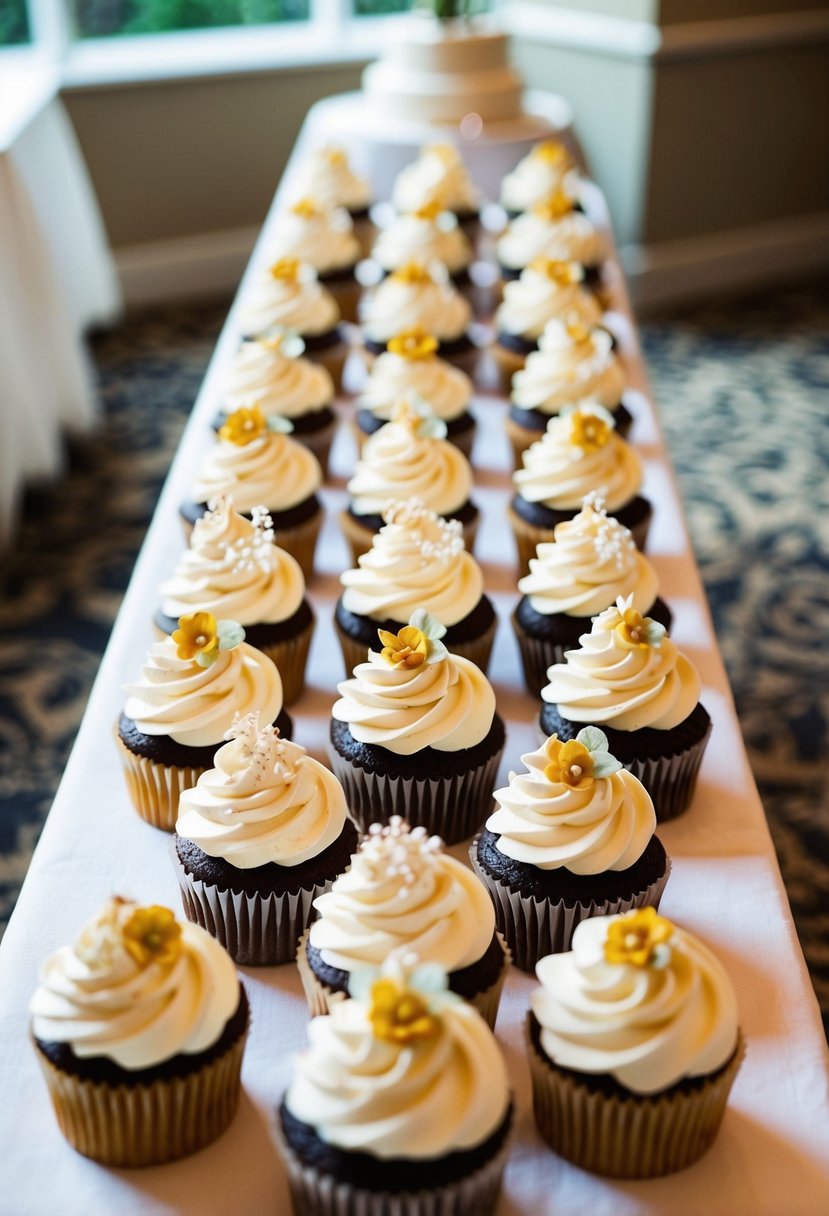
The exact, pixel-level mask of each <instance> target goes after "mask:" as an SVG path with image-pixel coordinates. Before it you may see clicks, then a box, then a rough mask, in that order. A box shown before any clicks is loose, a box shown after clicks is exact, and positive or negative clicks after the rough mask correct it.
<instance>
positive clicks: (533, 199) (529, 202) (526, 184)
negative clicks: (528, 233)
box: [501, 139, 576, 218]
mask: <svg viewBox="0 0 829 1216" xmlns="http://www.w3.org/2000/svg"><path fill="white" fill-rule="evenodd" d="M574 169H575V162H574V161H573V158H572V156H571V155H570V150H569V148H567V147H566V146H565V144H563V143H562V142H561V141H560V140H558V139H543V140H541V142H540V143H537V144H536V145H535V147H534V148H532V149H531V150H530V151H529V152H528V153H527V155H526V156H524V157H522V158H521V160H520V161H519V162H518V164H517V165H516V166H515V168H514V169H513V170H512V172H511V173H508V174H507V175H506V177H505V178H503V180H502V182H501V206H502V207H503V208H504V210H505V211H506V213H507V215H508V216H510V218H514V217H515V216H516V215H520V213H521V212H522V211H531V210H532V208H533V207H535V206H537V205H538V204H539V203H543V202H545V201H546V200H547V199H548V198H550V197H551V196H552V195H554V194H556V193H557V192H558V191H560V190H561V191H564V193H565V194H568V195H572V194H574V193H576V191H575V190H574V178H575V176H576V175H575V173H574Z"/></svg>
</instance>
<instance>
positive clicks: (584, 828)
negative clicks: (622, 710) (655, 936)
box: [470, 727, 671, 971]
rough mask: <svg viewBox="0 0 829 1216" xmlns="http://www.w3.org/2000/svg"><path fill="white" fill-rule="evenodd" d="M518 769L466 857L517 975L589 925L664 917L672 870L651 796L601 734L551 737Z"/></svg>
mask: <svg viewBox="0 0 829 1216" xmlns="http://www.w3.org/2000/svg"><path fill="white" fill-rule="evenodd" d="M521 763H522V764H523V765H524V767H525V769H526V771H525V772H523V773H510V776H509V784H508V785H507V786H505V788H504V789H500V790H496V791H495V805H496V810H495V812H494V814H492V815H490V817H489V819H487V821H486V827H485V828H484V830H483V831H482V832H481V834H480V836H479V837H478V838H477V840H475V841H474V843H473V845H472V849H471V851H470V855H471V858H472V864H473V865H474V867H475V870H476V872H477V874H478V875H479V877H480V878H481V881H482V882H483V883H484V885H485V886H486V888H487V890H488V891H489V893H490V895H491V896H492V899H493V901H494V903H495V917H496V920H497V922H498V928H499V930H500V932H501V933H502V934H503V935H504V937H505V938H506V941H507V942H508V944H509V947H510V950H511V951H512V956H513V959H514V960H515V964H516V966H518V967H520V968H521V969H522V970H523V971H532V969H533V967H534V966H535V964H536V963H537V962H538V960H539V959H540V958H542V957H543V956H544V955H545V954H550V953H553V952H558V951H561V950H568V949H569V948H570V941H571V939H572V936H573V930H574V929H575V927H576V925H578V924H579V922H580V921H582V920H584V919H585V918H586V917H588V916H596V915H599V914H607V913H610V912H628V911H630V909H631V908H642V907H645V906H648V907H654V908H656V907H658V906H659V900H660V899H661V897H662V892H663V891H664V890H665V884H666V883H667V881H668V875H669V873H670V868H671V867H670V862H669V860H668V857H667V855H666V853H665V850H664V848H663V847H662V844H661V842H660V841H659V839H658V838H657V837H656V836H655V835H654V831H655V829H656V815H655V814H654V809H653V802H652V801H651V798H650V795H649V794H648V792H647V790H646V789H645V787H644V786H643V785H642V783H641V781H639V779H638V778H637V777H634V776H633V774H632V773H629V772H627V771H626V770H625V769H623V768H622V766H621V764H620V763H619V761H618V760H617V759H616V758H615V757H614V756H612V755H611V754H610V752H609V751H608V746H607V738H606V736H605V735H604V734H603V732H602V731H600V730H597V729H596V728H595V727H587V728H585V729H584V730H581V731H579V733H578V735H577V736H576V738H575V739H572V740H570V742H568V743H562V742H561V741H560V740H559V739H557V738H556V736H555V735H553V736H552V737H551V738H549V739H547V740H546V742H545V743H544V744H543V746H542V747H540V748H539V750H538V751H536V752H530V753H529V754H528V755H526V756H522V757H521Z"/></svg>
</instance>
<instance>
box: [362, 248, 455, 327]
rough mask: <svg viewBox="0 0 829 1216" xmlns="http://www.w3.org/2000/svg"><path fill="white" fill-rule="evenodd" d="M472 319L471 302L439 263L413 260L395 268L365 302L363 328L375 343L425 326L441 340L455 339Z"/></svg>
mask: <svg viewBox="0 0 829 1216" xmlns="http://www.w3.org/2000/svg"><path fill="white" fill-rule="evenodd" d="M471 319H472V309H471V308H470V306H469V302H468V301H467V300H465V299H464V297H463V296H462V295H460V293H459V292H458V291H457V290H456V288H455V287H454V286H453V285H452V283H451V282H450V280H449V277H448V274H447V272H446V269H445V267H443V266H442V265H441V264H440V263H439V262H432V263H430V264H429V265H428V266H427V265H425V264H424V263H420V262H410V263H408V264H407V265H406V266H404V267H401V269H400V270H396V271H394V272H393V273H392V274H390V275H389V276H388V277H387V278H385V279H384V280H383V282H382V283H380V284H379V286H378V287H376V288H375V289H374V291H373V292H372V293H371V295H370V296H369V297H368V299H367V300H366V301H365V311H364V315H363V328H364V330H365V333H366V336H367V337H368V338H369V339H370V340H371V341H372V342H383V343H386V342H388V341H389V339H390V338H393V337H395V335H396V334H399V333H402V332H403V331H404V330H410V329H422V330H424V331H425V332H426V333H430V334H434V336H435V337H436V338H437V339H438V341H439V342H455V341H457V340H458V339H459V338H462V337H463V336H464V334H465V333H466V327H467V326H468V325H469V322H470V321H471Z"/></svg>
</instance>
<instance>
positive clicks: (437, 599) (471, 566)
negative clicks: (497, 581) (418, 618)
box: [334, 499, 540, 691]
mask: <svg viewBox="0 0 829 1216" xmlns="http://www.w3.org/2000/svg"><path fill="white" fill-rule="evenodd" d="M383 520H384V521H385V522H384V525H383V527H382V528H381V529H380V531H379V532H377V533H376V534H375V536H374V540H373V541H372V545H371V548H370V549H369V550H368V552H367V553H363V554H362V555H361V557H360V558H359V561H358V567H357V569H355V570H346V571H345V573H344V574H341V575H340V582H341V583H342V584H343V586H344V587H345V591H344V592H343V594H342V595H341V596H340V598H339V599H338V600H337V606H336V609H335V611H334V624H335V627H336V630H337V636H338V637H339V640H340V646H341V647H342V652H343V659H344V661H345V669H346V675H351V672H352V670H353V668H354V667H356V666H357V664H358V663H363V662H364V661H365V657H366V650H367V649H368V650H381V649H382V646H383V644H382V642H381V641H380V638H379V636H378V632H377V631H378V628H380V629H384V630H386V631H387V632H390V633H397V631H398V630H399V629H402V627H403V626H404V625H405V624H406V622H407V621H408V619H409V617H410V616H411V615H412V613H413V612H414V611H415V609H417V608H424V609H425V610H426V611H427V612H430V613H431V614H432V616H434V617H436V618H437V620H439V621H440V622H441V624H443V625H445V626H446V634H445V635H444V644H445V645H446V646H447V647H448V648H449V649H450V650H451V651H452V653H453V654H460V655H463V656H464V658H467V659H471V660H472V662H473V663H477V665H478V666H479V667H480V668H481V670H482V671H484V672H485V671H486V670H487V667H488V665H489V657H490V655H491V653H492V645H493V642H494V641H495V631H496V628H497V625H498V619H497V617H496V615H495V609H494V608H493V606H492V602H491V600H490V599H489V598H488V597H487V596H486V595H484V576H483V573H482V572H481V568H480V566H479V565H478V563H477V562H476V561H475V559H474V557H472V555H471V554H470V553H467V552H466V550H465V548H464V544H463V535H462V529H461V525H460V523H459V522H458V521H457V520H444V519H441V518H440V516H438V515H435V513H434V511H429V510H428V509H427V508H426V507H424V506H423V504H422V503H421V502H419V501H418V500H417V499H409V500H408V501H407V502H396V503H390V504H389V506H387V507H386V509H385V511H384V512H383ZM539 691H540V686H539Z"/></svg>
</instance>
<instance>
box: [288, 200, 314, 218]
mask: <svg viewBox="0 0 829 1216" xmlns="http://www.w3.org/2000/svg"><path fill="white" fill-rule="evenodd" d="M291 213H292V214H293V215H298V216H300V218H301V219H304V220H312V219H314V217H315V216H317V215H319V208H318V207H317V204H316V203H315V202H314V200H313V199H312V198H300V199H297V201H296V202H295V203H294V204H293V205H292V207H291Z"/></svg>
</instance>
